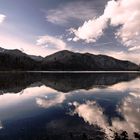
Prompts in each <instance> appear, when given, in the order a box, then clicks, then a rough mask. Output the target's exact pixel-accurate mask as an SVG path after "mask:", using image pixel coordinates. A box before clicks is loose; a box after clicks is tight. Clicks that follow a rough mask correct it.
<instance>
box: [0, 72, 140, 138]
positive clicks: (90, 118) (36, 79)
mask: <svg viewBox="0 0 140 140" xmlns="http://www.w3.org/2000/svg"><path fill="white" fill-rule="evenodd" d="M139 85H140V78H139V75H138V74H132V73H131V74H128V73H127V74H117V73H116V74H45V73H12V74H10V73H4V74H0V94H1V95H0V139H4V140H5V139H6V140H11V139H13V140H19V139H23V140H25V139H30V140H34V139H52V140H57V139H58V140H59V139H61V140H63V139H67V140H73V139H76V140H81V139H86V140H87V139H90V140H91V139H127V138H128V137H129V138H130V139H136V137H137V139H140V135H139V133H140V121H139V118H140V87H139Z"/></svg>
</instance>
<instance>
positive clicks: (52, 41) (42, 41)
mask: <svg viewBox="0 0 140 140" xmlns="http://www.w3.org/2000/svg"><path fill="white" fill-rule="evenodd" d="M37 45H38V46H43V47H45V48H47V47H48V48H50V49H51V47H52V49H53V48H54V49H56V50H64V49H66V47H67V44H66V43H65V42H64V41H63V40H62V39H60V38H57V37H53V36H49V35H45V36H40V37H39V39H38V40H37ZM50 46H51V47H50Z"/></svg>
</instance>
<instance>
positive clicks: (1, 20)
mask: <svg viewBox="0 0 140 140" xmlns="http://www.w3.org/2000/svg"><path fill="white" fill-rule="evenodd" d="M5 18H6V16H5V15H3V14H0V24H1V23H3V21H4V20H5Z"/></svg>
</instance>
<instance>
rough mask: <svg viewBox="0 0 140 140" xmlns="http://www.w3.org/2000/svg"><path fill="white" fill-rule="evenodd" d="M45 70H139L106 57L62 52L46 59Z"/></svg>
mask: <svg viewBox="0 0 140 140" xmlns="http://www.w3.org/2000/svg"><path fill="white" fill-rule="evenodd" d="M42 66H43V67H42V69H43V70H49V71H51V70H54V71H55V70H60V71H61V70H62V71H63V70H65V71H68V70H69V71H133V70H139V67H138V65H136V64H134V63H132V62H130V61H123V60H118V59H115V58H113V57H110V56H106V55H94V54H90V53H84V54H81V53H74V52H71V51H67V50H64V51H60V52H57V53H54V54H52V55H49V56H47V57H45V58H44V59H43V61H42Z"/></svg>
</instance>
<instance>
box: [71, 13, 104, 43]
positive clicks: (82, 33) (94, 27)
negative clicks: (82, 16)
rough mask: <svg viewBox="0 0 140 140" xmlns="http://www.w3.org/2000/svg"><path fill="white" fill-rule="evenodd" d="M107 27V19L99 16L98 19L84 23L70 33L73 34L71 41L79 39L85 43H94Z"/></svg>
mask: <svg viewBox="0 0 140 140" xmlns="http://www.w3.org/2000/svg"><path fill="white" fill-rule="evenodd" d="M106 27H107V19H106V18H104V16H100V17H99V18H98V19H93V20H89V21H88V22H85V23H84V24H83V25H82V26H81V27H79V28H78V29H77V30H75V29H72V30H71V31H72V32H73V33H74V34H75V37H74V38H73V40H75V41H77V40H79V39H82V40H85V41H86V42H88V43H89V42H96V40H97V39H98V38H99V37H100V36H101V35H102V34H103V30H104V29H105V28H106Z"/></svg>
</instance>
